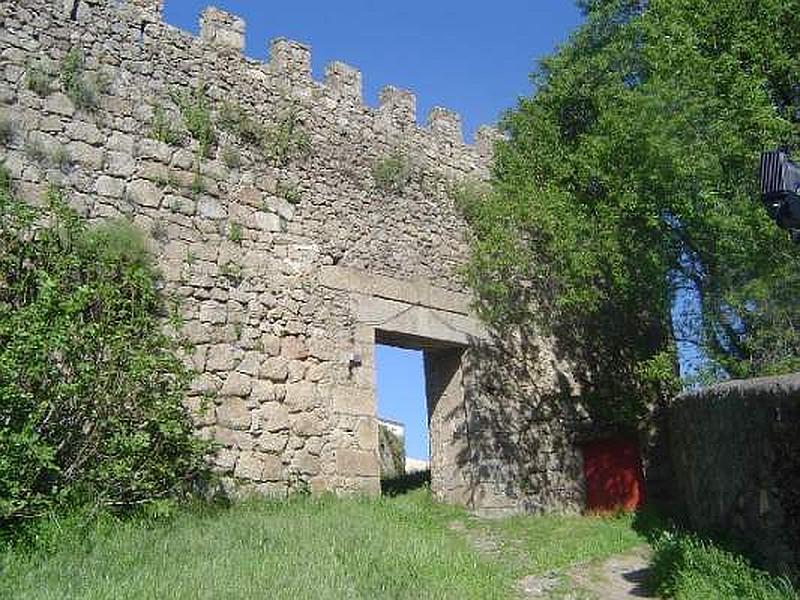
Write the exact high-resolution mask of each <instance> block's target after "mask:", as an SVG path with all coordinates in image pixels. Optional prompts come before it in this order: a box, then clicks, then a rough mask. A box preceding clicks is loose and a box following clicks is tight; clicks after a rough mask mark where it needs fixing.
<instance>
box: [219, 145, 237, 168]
mask: <svg viewBox="0 0 800 600" xmlns="http://www.w3.org/2000/svg"><path fill="white" fill-rule="evenodd" d="M220 158H221V159H222V162H223V163H225V166H226V167H228V168H229V169H238V168H239V167H241V166H242V154H241V152H239V150H238V148H236V147H235V146H225V147H224V148H223V149H222V151H221V152H220Z"/></svg>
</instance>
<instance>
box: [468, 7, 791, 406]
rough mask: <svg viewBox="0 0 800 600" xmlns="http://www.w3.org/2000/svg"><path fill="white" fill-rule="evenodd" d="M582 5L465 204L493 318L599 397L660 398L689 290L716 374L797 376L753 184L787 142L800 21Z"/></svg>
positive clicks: (506, 123) (777, 235)
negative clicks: (694, 293) (680, 301)
mask: <svg viewBox="0 0 800 600" xmlns="http://www.w3.org/2000/svg"><path fill="white" fill-rule="evenodd" d="M579 4H580V6H581V7H582V8H583V10H584V12H585V17H586V20H585V23H584V25H582V26H581V27H580V29H579V30H578V31H577V32H576V33H575V34H574V35H573V36H572V37H571V39H570V40H569V42H568V43H566V44H565V45H564V46H563V47H561V48H560V49H559V51H558V52H557V53H556V54H554V55H553V56H550V57H549V58H547V59H545V60H544V61H542V63H541V66H540V68H539V70H538V72H537V73H535V74H534V76H533V81H534V84H535V92H534V94H533V95H532V96H531V97H528V98H524V99H522V100H521V101H520V102H519V104H518V106H517V107H516V108H515V109H513V110H511V111H509V112H508V113H507V115H506V116H505V118H504V120H503V123H502V124H503V127H504V129H505V132H506V134H507V138H506V140H505V141H503V142H501V143H500V144H499V145H498V148H497V156H496V159H497V160H496V167H495V172H494V180H493V185H492V189H491V191H489V192H488V193H463V194H462V200H463V206H464V209H465V213H466V215H467V217H468V219H469V221H470V222H471V224H472V226H473V232H474V240H473V246H474V248H473V250H474V252H473V260H472V264H471V267H470V270H469V278H470V281H471V283H472V285H473V287H474V288H475V289H476V290H477V292H478V296H479V298H480V300H481V308H482V309H483V311H484V313H485V314H486V316H487V318H489V319H491V320H493V321H494V322H496V323H500V324H502V323H503V322H504V321H507V320H510V321H514V322H534V323H535V325H536V326H537V327H539V328H541V327H544V328H546V329H548V330H550V331H553V332H555V333H557V334H558V335H559V336H560V337H561V338H562V339H566V340H568V343H565V346H566V347H570V344H571V348H572V350H571V351H572V352H573V353H574V354H576V355H577V356H579V357H582V358H583V359H586V358H587V357H592V356H594V357H595V358H596V360H595V361H594V363H593V364H592V365H591V366H592V368H594V369H595V370H596V371H598V372H599V374H600V375H601V379H600V380H598V379H596V378H595V379H594V381H595V383H599V382H601V381H605V383H607V384H608V383H610V384H611V385H610V388H609V389H611V390H612V391H611V393H612V394H615V395H616V392H617V391H619V389H620V388H619V386H621V385H622V386H624V387H626V388H627V389H629V390H634V391H636V392H637V393H639V392H640V391H641V390H642V388H641V386H643V385H644V386H650V385H651V384H654V383H657V382H659V381H660V382H664V381H666V380H667V379H669V375H670V372H671V371H672V368H671V366H670V365H671V364H674V358H673V357H674V355H675V354H674V353H675V340H676V338H678V337H679V336H680V335H681V334H680V332H676V331H674V327H673V323H672V319H671V314H670V313H671V308H672V306H673V301H674V299H675V295H676V292H677V290H678V288H679V287H681V286H683V285H687V283H693V284H694V285H696V286H697V289H698V290H699V292H700V296H701V302H702V323H701V325H702V329H703V331H704V335H703V337H702V344H703V346H704V347H705V349H706V351H707V352H708V353H709V354H710V355H711V356H712V357H713V358H714V359H715V360H716V361H717V364H719V365H720V366H722V367H723V368H724V369H725V370H727V371H728V372H729V373H730V374H732V375H734V376H752V375H758V374H764V373H776V372H784V371H788V370H797V369H800V301H798V298H800V251H798V248H797V247H794V246H793V245H792V244H791V243H790V242H789V240H788V238H787V236H786V234H785V233H784V232H782V231H781V230H779V229H778V228H777V227H775V226H774V225H773V223H772V222H770V220H769V218H768V217H767V215H766V213H765V212H764V210H763V209H762V208H761V206H760V203H759V201H758V187H757V177H756V172H757V167H758V156H759V153H760V152H761V151H762V150H763V149H767V148H772V147H775V146H777V145H787V146H789V147H793V148H797V147H798V141H799V140H800V136H799V135H798V133H800V128H798V121H800V35H798V32H799V31H800V2H798V1H797V0H790V1H788V2H787V1H786V0H691V1H689V0H650V1H645V0H583V1H582V2H580V3H579ZM615 386H616V387H615ZM594 387H595V388H596V389H598V390H599V388H600V387H601V386H599V385H595V386H594ZM658 387H659V386H657V385H656V387H654V388H652V387H651V389H653V390H656V391H657V388H658ZM607 396H608V393H606V398H607Z"/></svg>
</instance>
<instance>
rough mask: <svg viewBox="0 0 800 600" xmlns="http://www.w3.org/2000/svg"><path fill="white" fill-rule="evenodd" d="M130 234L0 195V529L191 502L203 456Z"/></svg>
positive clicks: (147, 262)
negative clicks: (81, 512)
mask: <svg viewBox="0 0 800 600" xmlns="http://www.w3.org/2000/svg"><path fill="white" fill-rule="evenodd" d="M157 281H158V280H157V277H156V272H155V271H154V268H153V265H152V264H151V259H150V257H149V255H148V252H147V251H146V249H145V246H144V244H143V240H142V238H141V236H140V234H139V233H138V232H137V230H135V229H132V228H131V226H130V225H128V224H126V223H121V222H111V223H106V224H103V225H97V226H92V227H87V226H86V225H85V224H84V223H83V221H82V220H81V219H80V218H79V217H78V216H77V215H76V214H75V213H73V212H72V211H71V210H70V209H69V208H68V207H67V206H66V205H65V203H64V202H63V200H62V199H61V198H60V196H59V194H58V193H57V192H55V191H54V192H51V194H50V195H49V197H48V201H47V203H46V206H44V207H42V208H33V207H31V206H29V205H28V204H26V203H25V202H23V201H21V200H18V199H17V198H15V197H14V196H13V195H12V194H11V192H10V190H9V186H8V181H7V178H5V180H4V181H3V182H2V185H0V523H3V522H5V523H7V524H8V523H11V522H15V521H19V520H20V519H26V518H30V517H36V516H38V515H40V514H42V513H44V512H47V511H49V510H52V509H55V508H59V507H62V506H64V505H66V504H72V503H92V504H98V505H104V506H109V505H113V506H130V505H135V504H141V503H145V502H148V501H151V500H154V499H157V498H163V497H167V496H170V495H173V494H176V493H182V492H184V491H186V490H188V489H189V488H190V486H191V483H192V481H193V480H194V478H195V477H197V476H198V475H199V474H201V473H202V472H203V469H204V467H203V465H204V463H203V457H204V454H205V452H206V449H207V447H206V445H205V443H204V442H201V441H199V440H198V439H197V438H195V436H194V435H193V428H192V425H191V422H190V420H189V418H188V416H187V414H186V412H185V410H184V408H183V405H182V399H183V392H184V389H185V384H186V383H187V381H188V380H187V378H188V372H187V370H186V369H185V368H184V366H183V365H182V363H181V361H180V360H179V359H178V358H177V356H176V353H175V351H176V343H175V341H174V340H173V338H172V337H170V336H168V335H167V334H166V333H165V332H164V321H163V318H164V316H165V310H164V302H163V300H162V298H161V295H160V293H159V291H158V289H157Z"/></svg>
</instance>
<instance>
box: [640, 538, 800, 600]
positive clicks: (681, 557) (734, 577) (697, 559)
mask: <svg viewBox="0 0 800 600" xmlns="http://www.w3.org/2000/svg"><path fill="white" fill-rule="evenodd" d="M653 546H654V549H655V554H654V557H653V565H652V571H653V574H652V577H653V581H652V583H653V587H654V588H655V589H656V591H657V592H658V594H659V595H660V596H663V597H664V598H677V599H685V600H706V599H707V600H739V599H741V598H749V599H751V600H793V599H796V598H797V595H796V594H795V593H794V591H793V590H792V586H791V584H790V583H789V582H788V581H787V580H785V579H783V578H777V577H771V576H770V575H768V574H767V573H765V572H763V571H759V570H758V569H756V568H754V567H753V566H751V565H750V563H749V562H748V561H747V560H746V559H744V558H743V557H742V556H740V555H738V554H734V553H733V552H729V551H727V550H723V549H721V548H719V547H718V546H715V545H714V544H712V543H710V542H707V541H705V540H701V539H700V538H697V537H695V536H693V535H690V534H685V533H680V532H676V531H664V532H662V533H661V535H660V536H659V537H658V538H656V540H655V542H654V544H653Z"/></svg>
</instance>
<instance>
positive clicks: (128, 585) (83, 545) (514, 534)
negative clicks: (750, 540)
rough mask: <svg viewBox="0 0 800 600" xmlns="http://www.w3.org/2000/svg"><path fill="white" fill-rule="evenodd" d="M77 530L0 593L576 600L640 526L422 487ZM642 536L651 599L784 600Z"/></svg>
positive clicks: (27, 554)
mask: <svg viewBox="0 0 800 600" xmlns="http://www.w3.org/2000/svg"><path fill="white" fill-rule="evenodd" d="M86 522H87V521H86V520H85V519H82V518H75V519H72V520H70V519H60V520H51V521H50V522H47V523H45V524H43V525H42V526H40V527H39V528H37V529H35V530H33V534H32V537H31V536H30V535H29V538H28V539H35V540H36V543H35V544H33V546H34V547H35V548H36V549H34V550H30V549H27V548H30V547H31V546H23V545H22V544H18V545H17V546H16V547H15V548H12V549H11V550H8V551H7V552H6V553H5V554H4V555H1V556H0V598H15V599H16V598H20V599H31V600H55V599H59V600H61V599H81V600H83V599H86V600H105V599H108V600H112V599H113V600H126V599H137V600H138V599H140V598H145V599H148V598H159V599H161V598H165V599H175V600H178V599H191V600H195V599H197V600H203V599H212V598H213V599H217V598H221V599H230V600H236V599H240V598H242V599H244V598H248V599H249V598H261V597H269V598H270V599H271V600H280V599H283V598H286V599H292V600H297V599H304V598H314V599H317V598H322V599H328V598H330V599H335V598H343V599H344V598H347V599H351V598H398V599H401V598H413V599H415V600H416V599H420V600H425V599H429V598H431V599H439V598H442V599H447V598H453V599H459V600H460V599H470V598H475V599H493V598H498V599H500V598H516V597H517V592H516V591H515V585H516V582H517V581H518V580H519V579H520V578H522V577H524V576H527V575H534V576H540V575H544V574H546V573H556V574H560V575H559V576H560V578H561V582H560V587H559V589H558V590H554V593H561V592H563V593H565V594H567V595H568V596H569V597H575V598H578V597H583V596H580V595H576V594H579V592H578V591H575V590H573V589H572V587H574V586H573V585H572V584H571V583H570V581H569V579H568V578H567V577H566V576H565V574H566V572H567V571H569V570H570V569H571V568H574V567H575V565H577V564H581V563H587V562H590V561H595V562H594V563H592V564H597V561H601V560H602V559H604V558H606V557H608V556H611V555H613V554H617V553H621V552H625V551H628V550H630V549H632V548H634V547H636V546H639V545H641V544H643V543H645V538H644V537H643V534H640V533H638V532H637V530H640V531H641V530H642V527H641V518H639V519H638V520H637V518H634V517H633V516H625V515H623V516H618V517H605V518H604V517H578V516H554V515H551V516H536V517H533V516H529V517H514V518H509V519H498V520H486V519H479V518H477V517H474V516H471V515H469V514H468V513H467V512H466V511H463V510H461V509H458V508H453V507H448V506H442V505H437V504H435V503H434V502H433V501H432V500H431V496H430V492H429V491H428V490H427V489H426V488H425V489H417V490H414V491H411V492H407V493H398V495H396V496H392V497H389V496H386V497H384V498H381V499H376V500H374V499H373V500H369V499H361V500H344V499H336V498H333V497H323V498H319V499H313V498H310V497H304V496H301V497H295V498H294V499H291V500H289V501H285V502H270V501H256V500H253V501H250V502H246V503H243V504H239V505H236V506H233V507H230V508H222V507H208V506H195V507H188V508H181V509H179V510H177V511H176V512H175V513H173V514H171V515H170V516H168V517H166V518H164V517H162V518H153V517H151V518H149V519H145V518H137V519H127V520H120V519H116V518H113V517H110V516H103V517H102V518H100V519H95V520H94V521H92V525H91V526H86V525H85V523H86ZM654 539H656V542H655V548H656V554H655V564H654V571H655V574H656V581H655V583H656V585H658V586H659V587H658V589H659V591H660V592H661V593H662V594H663V595H664V597H674V598H678V599H690V598H691V599H692V600H704V599H706V598H708V599H712V598H713V599H715V600H716V599H718V598H719V599H723V600H725V599H728V598H730V599H733V598H755V599H759V600H789V599H791V598H795V597H796V596H795V595H794V593H793V592H792V590H791V587H790V586H789V585H788V583H786V582H783V581H782V580H778V579H775V578H771V577H769V576H767V575H765V574H763V573H761V572H759V571H756V570H755V569H753V568H752V567H750V566H749V564H747V563H746V562H745V561H744V559H741V558H740V557H738V556H736V555H733V554H730V553H727V552H724V551H722V550H719V549H718V548H716V547H714V546H712V545H710V544H708V543H706V542H701V541H699V540H697V539H696V538H692V537H688V536H685V535H678V534H673V535H672V537H670V536H669V535H667V534H664V533H662V534H661V535H660V537H655V538H654ZM587 568H589V567H587ZM559 590H560V591H559Z"/></svg>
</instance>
